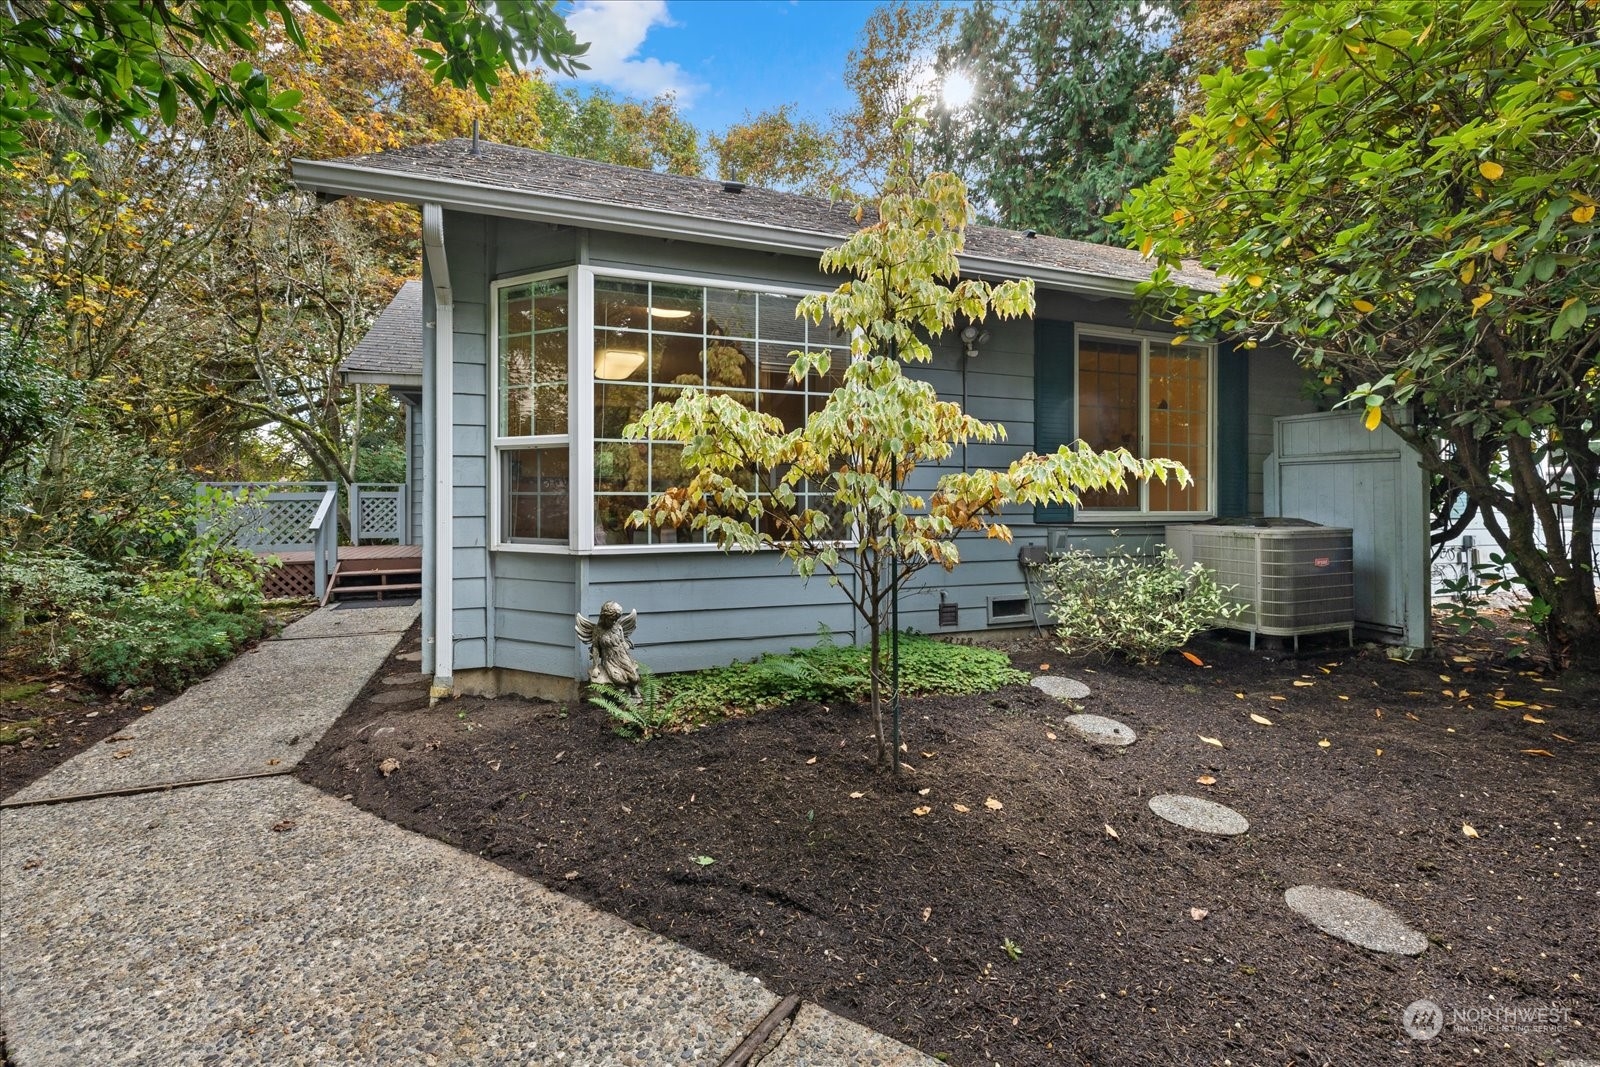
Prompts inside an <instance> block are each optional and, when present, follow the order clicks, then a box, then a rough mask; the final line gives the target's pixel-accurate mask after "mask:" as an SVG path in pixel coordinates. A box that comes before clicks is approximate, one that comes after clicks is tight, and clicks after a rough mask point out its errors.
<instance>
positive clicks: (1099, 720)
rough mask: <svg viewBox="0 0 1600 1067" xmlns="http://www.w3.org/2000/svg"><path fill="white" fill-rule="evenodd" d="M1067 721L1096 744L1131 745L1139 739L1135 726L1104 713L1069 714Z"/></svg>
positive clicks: (1076, 730)
mask: <svg viewBox="0 0 1600 1067" xmlns="http://www.w3.org/2000/svg"><path fill="white" fill-rule="evenodd" d="M1066 723H1067V725H1068V726H1069V727H1071V728H1072V730H1073V731H1074V732H1075V733H1077V735H1078V736H1079V737H1081V738H1083V739H1084V740H1085V741H1089V742H1091V743H1093V744H1096V745H1117V746H1119V747H1120V746H1122V745H1131V744H1133V743H1134V742H1135V741H1137V740H1139V735H1138V734H1136V733H1134V732H1133V727H1131V726H1129V725H1127V724H1126V723H1120V722H1118V721H1117V720H1116V719H1108V718H1106V717H1105V716H1104V715H1068V716H1067V718H1066Z"/></svg>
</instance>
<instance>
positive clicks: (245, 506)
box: [201, 482, 339, 599]
mask: <svg viewBox="0 0 1600 1067" xmlns="http://www.w3.org/2000/svg"><path fill="white" fill-rule="evenodd" d="M201 491H202V492H206V491H210V492H216V491H221V492H223V493H226V494H227V495H228V496H231V497H232V498H233V499H234V501H235V503H234V504H233V506H232V507H231V508H228V509H227V510H226V512H224V513H223V514H224V518H223V520H222V521H225V522H227V523H228V525H229V526H231V527H233V531H234V532H233V535H232V537H231V538H230V540H231V542H232V543H233V544H235V545H237V546H238V547H240V548H246V549H249V550H250V551H251V552H254V553H255V554H256V555H258V556H271V555H277V554H281V553H285V552H311V553H312V554H313V559H314V561H315V570H316V594H317V598H318V599H321V598H322V596H323V594H324V593H325V592H326V591H327V588H328V584H327V583H328V577H329V576H330V575H332V574H333V572H334V570H335V568H337V567H338V565H339V508H338V503H339V487H338V485H336V484H335V483H333V482H206V483H204V484H203V485H202V486H201ZM201 528H202V529H204V528H205V520H201Z"/></svg>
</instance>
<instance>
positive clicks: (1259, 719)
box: [1250, 711, 1272, 726]
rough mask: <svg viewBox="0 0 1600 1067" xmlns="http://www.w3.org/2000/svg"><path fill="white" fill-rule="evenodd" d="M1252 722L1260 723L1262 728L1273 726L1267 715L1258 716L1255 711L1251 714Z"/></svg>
mask: <svg viewBox="0 0 1600 1067" xmlns="http://www.w3.org/2000/svg"><path fill="white" fill-rule="evenodd" d="M1250 721H1251V722H1258V723H1260V724H1261V725H1262V726H1271V725H1272V720H1271V719H1269V718H1267V717H1266V716H1265V715H1257V714H1256V713H1255V712H1253V711H1252V712H1251V713H1250Z"/></svg>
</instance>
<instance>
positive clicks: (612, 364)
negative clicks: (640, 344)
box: [594, 348, 644, 382]
mask: <svg viewBox="0 0 1600 1067" xmlns="http://www.w3.org/2000/svg"><path fill="white" fill-rule="evenodd" d="M643 365H644V352H642V351H641V350H639V349H637V348H607V349H603V350H601V351H599V352H596V353H595V354H594V376H595V377H596V378H604V379H605V380H606V381H608V382H620V381H622V380H623V379H625V378H627V377H628V376H629V375H631V374H633V372H634V371H636V370H638V369H639V368H640V367H641V366H643Z"/></svg>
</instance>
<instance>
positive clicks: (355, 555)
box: [274, 545, 422, 566]
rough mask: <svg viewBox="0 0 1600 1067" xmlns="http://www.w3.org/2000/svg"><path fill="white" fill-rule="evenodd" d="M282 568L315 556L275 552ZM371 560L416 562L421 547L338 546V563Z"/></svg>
mask: <svg viewBox="0 0 1600 1067" xmlns="http://www.w3.org/2000/svg"><path fill="white" fill-rule="evenodd" d="M274 555H276V556H277V557H278V558H279V559H281V560H283V563H284V566H288V565H289V564H291V563H312V562H314V558H315V555H314V553H312V552H309V551H307V552H276V553H274ZM373 559H394V560H417V561H419V562H420V561H421V559H422V546H421V545H341V546H339V562H340V563H355V562H364V561H366V560H373Z"/></svg>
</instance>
